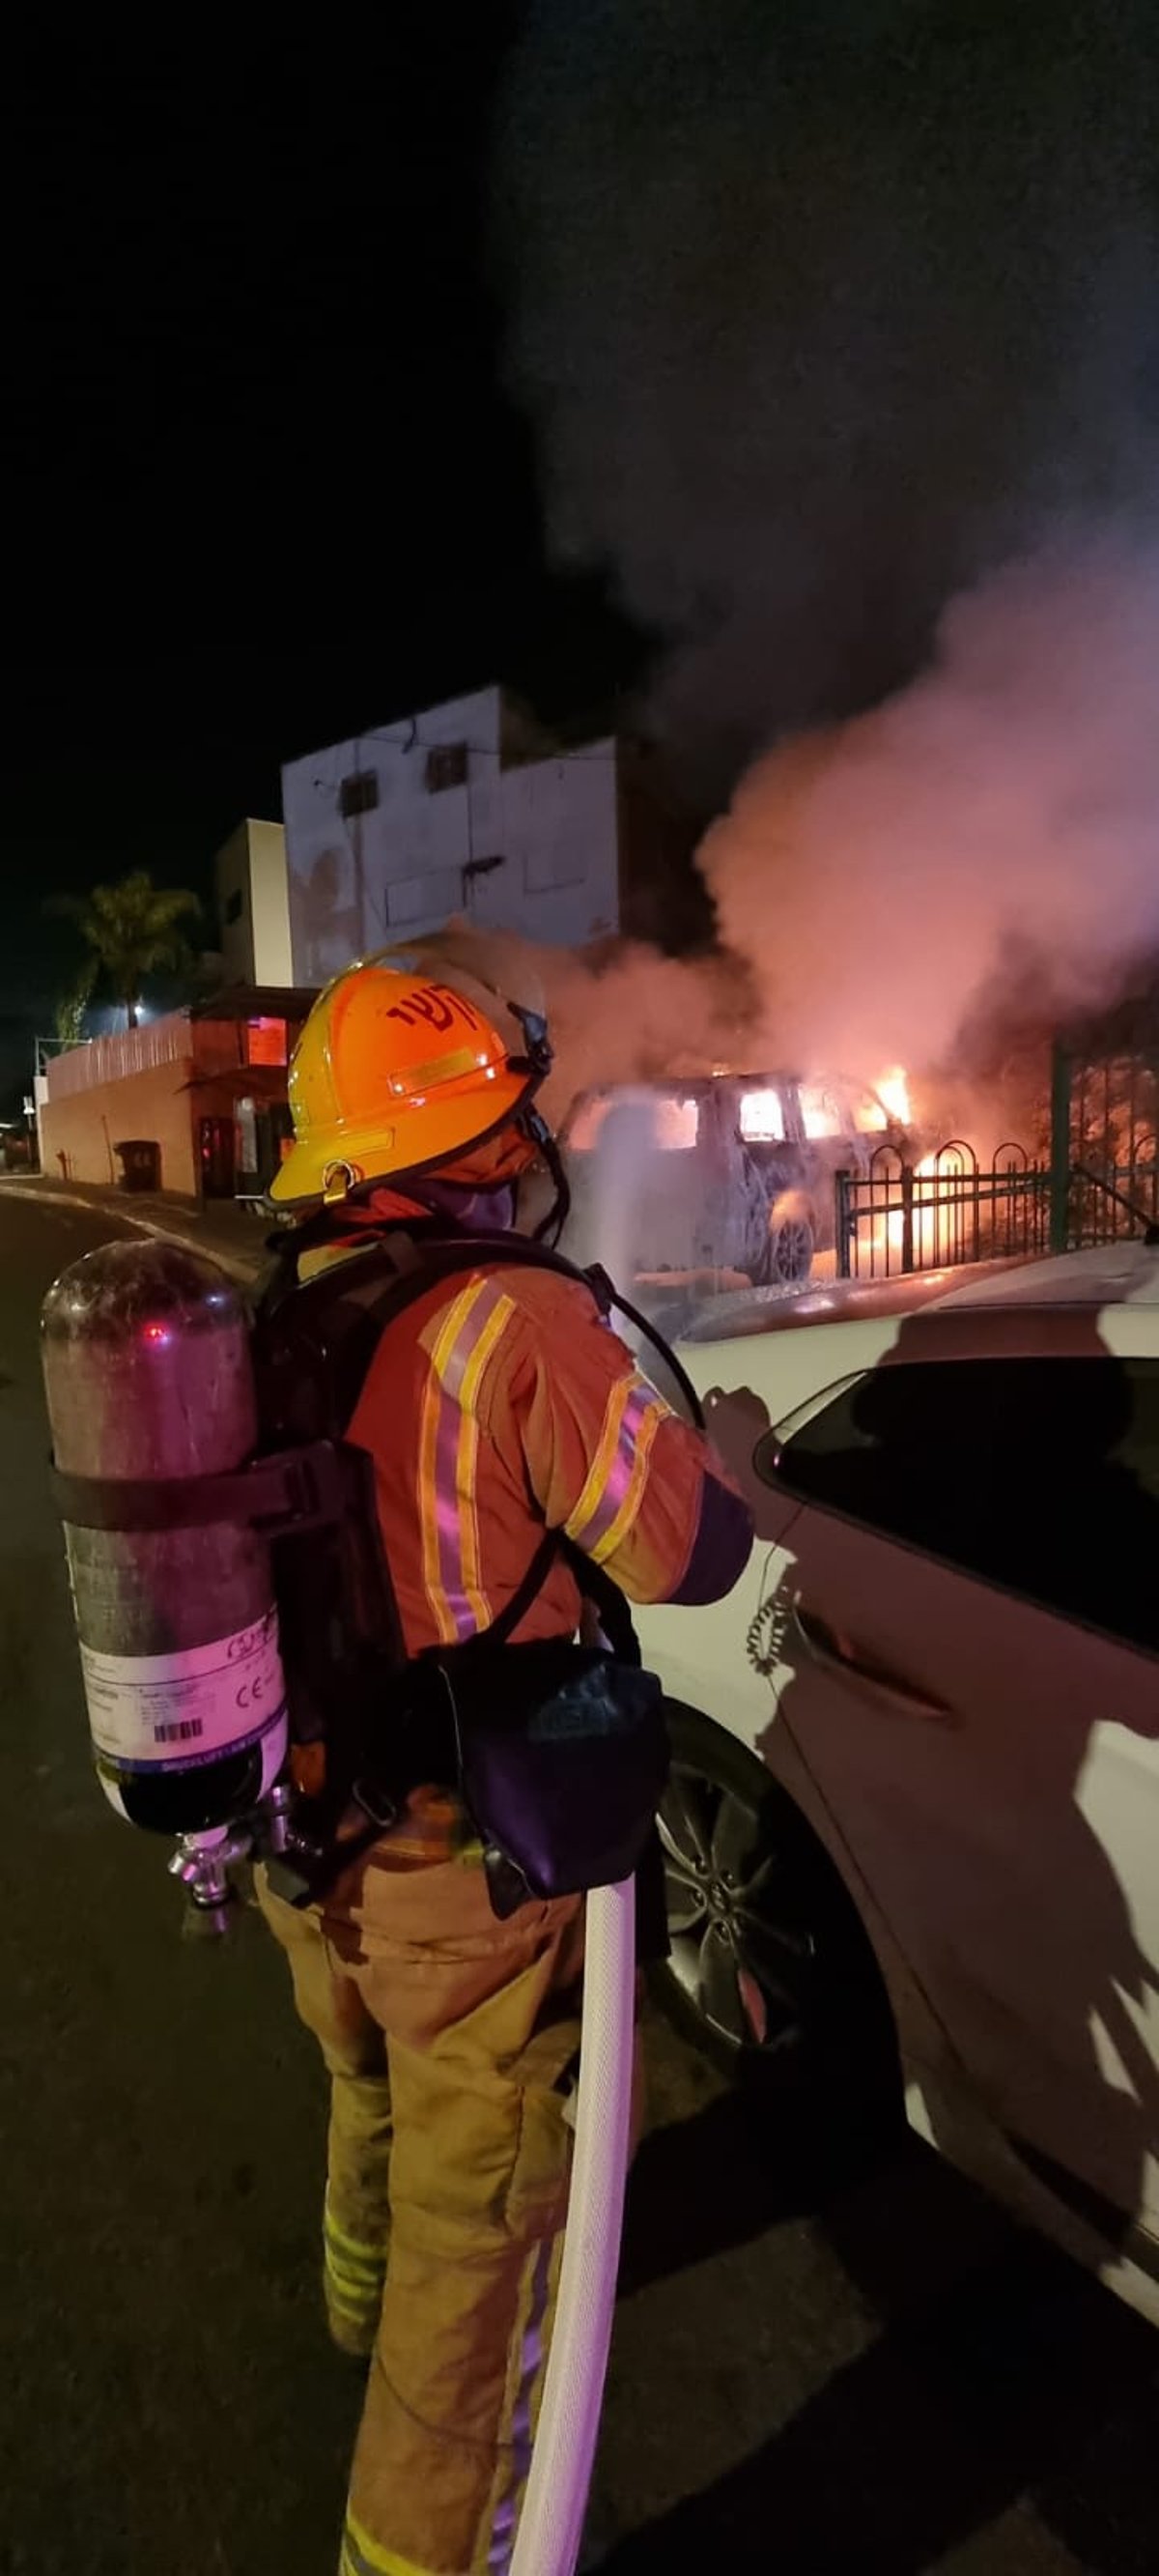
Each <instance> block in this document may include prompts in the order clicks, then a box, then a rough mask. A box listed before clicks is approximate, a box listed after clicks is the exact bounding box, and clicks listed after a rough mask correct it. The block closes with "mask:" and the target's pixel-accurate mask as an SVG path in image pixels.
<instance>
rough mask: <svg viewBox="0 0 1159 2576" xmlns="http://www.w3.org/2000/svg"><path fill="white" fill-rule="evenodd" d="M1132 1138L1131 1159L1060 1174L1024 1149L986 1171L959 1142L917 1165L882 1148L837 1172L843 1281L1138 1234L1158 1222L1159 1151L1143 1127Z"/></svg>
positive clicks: (1007, 1151) (1004, 1149) (1003, 1150)
mask: <svg viewBox="0 0 1159 2576" xmlns="http://www.w3.org/2000/svg"><path fill="white" fill-rule="evenodd" d="M1133 1142H1134V1145H1135V1154H1134V1158H1133V1159H1132V1160H1131V1161H1130V1162H1121V1163H1104V1164H1103V1165H1102V1166H1101V1168H1100V1167H1099V1166H1096V1165H1095V1164H1093V1163H1092V1164H1080V1165H1077V1166H1075V1167H1074V1168H1073V1169H1070V1170H1065V1171H1064V1172H1063V1173H1062V1174H1061V1176H1057V1175H1056V1174H1055V1173H1054V1172H1053V1171H1052V1169H1051V1166H1050V1164H1049V1163H1042V1162H1034V1161H1032V1159H1031V1157H1030V1155H1029V1154H1028V1153H1027V1151H1026V1149H1025V1147H1024V1146H1022V1145H1016V1144H1006V1145H1000V1146H999V1148H998V1151H997V1153H996V1154H995V1156H994V1160H993V1162H992V1163H991V1164H989V1165H988V1166H985V1167H984V1166H983V1165H982V1164H980V1163H979V1161H978V1157H977V1155H976V1154H975V1153H974V1150H973V1148H972V1146H970V1145H967V1144H966V1143H964V1142H963V1141H962V1140H961V1139H960V1138H954V1139H952V1141H951V1142H950V1143H949V1144H946V1145H943V1146H941V1148H940V1149H939V1151H938V1152H937V1153H936V1154H929V1155H927V1156H926V1157H925V1158H924V1160H923V1161H922V1162H921V1163H919V1164H917V1165H916V1166H914V1165H912V1164H909V1163H906V1162H905V1161H904V1160H903V1158H902V1156H901V1154H900V1153H898V1151H897V1150H896V1148H895V1147H894V1146H892V1145H882V1146H879V1147H878V1150H877V1152H876V1153H875V1154H874V1156H873V1159H872V1161H871V1163H870V1166H869V1169H868V1171H867V1172H866V1173H865V1174H860V1173H851V1172H839V1173H838V1175H837V1209H836V1240H837V1269H838V1275H839V1276H840V1277H841V1278H842V1279H890V1278H895V1277H898V1276H900V1275H901V1274H902V1273H903V1272H906V1271H913V1270H941V1269H948V1268H951V1267H954V1266H956V1265H957V1264H958V1263H960V1262H965V1261H998V1260H1010V1259H1018V1258H1022V1259H1026V1258H1028V1257H1029V1256H1030V1255H1031V1254H1032V1253H1037V1252H1047V1251H1049V1250H1050V1248H1051V1246H1052V1244H1053V1245H1054V1246H1055V1247H1056V1248H1057V1247H1058V1246H1059V1245H1060V1244H1067V1245H1071V1246H1077V1245H1080V1244H1097V1243H1110V1242H1114V1241H1116V1240H1117V1239H1118V1238H1119V1237H1121V1236H1128V1235H1135V1236H1139V1235H1141V1234H1143V1233H1144V1232H1145V1231H1146V1230H1147V1228H1148V1227H1149V1226H1155V1225H1159V1146H1157V1143H1156V1139H1155V1137H1154V1136H1148V1135H1146V1134H1143V1133H1142V1132H1140V1131H1136V1135H1135V1137H1134V1139H1133Z"/></svg>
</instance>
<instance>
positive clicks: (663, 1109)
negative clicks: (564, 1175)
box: [567, 1091, 700, 1154]
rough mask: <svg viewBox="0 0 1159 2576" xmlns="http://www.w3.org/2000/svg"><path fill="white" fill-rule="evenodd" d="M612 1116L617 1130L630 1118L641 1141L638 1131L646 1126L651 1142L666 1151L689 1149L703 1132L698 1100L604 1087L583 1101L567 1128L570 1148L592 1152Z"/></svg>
mask: <svg viewBox="0 0 1159 2576" xmlns="http://www.w3.org/2000/svg"><path fill="white" fill-rule="evenodd" d="M609 1116H610V1117H612V1118H613V1121H614V1125H615V1127H616V1129H617V1130H619V1128H620V1126H621V1124H622V1123H623V1122H624V1121H630V1123H631V1127H632V1130H633V1133H634V1134H635V1135H636V1137H637V1141H638V1142H639V1141H643V1140H642V1139H641V1138H640V1136H639V1132H638V1131H639V1130H640V1128H641V1127H644V1128H645V1129H646V1131H647V1142H648V1143H649V1144H651V1145H653V1146H656V1147H658V1148H659V1150H660V1152H661V1153H665V1154H672V1153H687V1152H689V1150H690V1149H691V1148H692V1147H693V1146H694V1145H695V1144H696V1142H697V1140H698V1138H699V1135H700V1108H699V1104H698V1103H697V1102H696V1101H695V1100H688V1099H685V1100H681V1099H680V1098H678V1097H677V1095H676V1094H675V1093H673V1092H663V1091H662V1092H658V1093H655V1094H653V1093H649V1092H635V1091H624V1092H615V1091H612V1092H607V1091H604V1092H598V1093H596V1094H595V1095H594V1096H593V1097H592V1098H591V1099H588V1100H583V1101H581V1102H580V1104H579V1107H578V1108H577V1110H576V1112H575V1115H574V1117H573V1118H572V1120H571V1122H570V1125H569V1127H568V1129H567V1144H568V1148H569V1151H570V1152H572V1153H576V1154H590V1153H592V1152H593V1151H594V1149H595V1147H596V1145H597V1144H598V1142H599V1140H600V1137H601V1134H602V1133H603V1130H604V1126H605V1123H606V1121H607V1119H608V1118H609ZM604 1141H605V1142H607V1138H605V1140H604Z"/></svg>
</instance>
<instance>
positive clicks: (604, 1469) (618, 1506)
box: [564, 1369, 670, 1565]
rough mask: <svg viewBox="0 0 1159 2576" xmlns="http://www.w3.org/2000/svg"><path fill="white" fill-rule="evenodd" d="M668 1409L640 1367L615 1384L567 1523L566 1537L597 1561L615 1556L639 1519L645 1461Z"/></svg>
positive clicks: (665, 1418)
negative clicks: (593, 1452) (591, 1457)
mask: <svg viewBox="0 0 1159 2576" xmlns="http://www.w3.org/2000/svg"><path fill="white" fill-rule="evenodd" d="M669 1411H670V1408H669V1406H668V1405H666V1404H665V1401H664V1398H663V1396H662V1395H658V1394H657V1392H656V1389H655V1387H654V1386H653V1385H652V1384H651V1382H650V1380H649V1379H648V1378H646V1377H645V1376H644V1375H643V1373H642V1371H641V1370H639V1369H635V1370H633V1372H632V1374H631V1376H630V1377H623V1378H620V1379H619V1380H618V1381H617V1383H616V1385H615V1386H614V1387H613V1389H612V1392H611V1395H610V1396H609V1398H608V1404H607V1410H606V1412H605V1415H604V1420H603V1426H602V1428H601V1431H600V1437H599V1441H598V1444H597V1447H596V1453H595V1457H594V1458H593V1460H592V1464H591V1466H590V1468H589V1470H588V1474H587V1477H586V1480H585V1482H584V1487H583V1491H582V1493H581V1494H580V1497H579V1500H578V1502H577V1503H576V1505H575V1508H574V1510H573V1511H571V1512H570V1513H569V1515H568V1518H567V1520H566V1521H565V1523H564V1527H565V1529H566V1531H567V1535H568V1537H569V1538H570V1539H572V1540H574V1542H575V1545H576V1546H577V1547H582V1548H583V1549H584V1550H585V1552H586V1554H587V1555H588V1556H590V1557H591V1558H592V1559H593V1560H594V1562H595V1563H596V1564H597V1565H599V1564H601V1563H602V1562H603V1559H604V1558H605V1557H606V1556H609V1555H611V1553H612V1550H613V1548H615V1547H616V1546H618V1545H619V1543H620V1541H621V1540H622V1539H623V1537H624V1534H625V1531H626V1530H627V1529H629V1528H630V1526H631V1523H632V1521H633V1520H634V1519H635V1516H636V1513H637V1512H638V1510H639V1508H640V1497H641V1493H642V1490H643V1483H644V1476H643V1466H642V1461H645V1460H646V1459H647V1455H648V1451H649V1449H650V1448H651V1445H652V1442H653V1440H654V1439H655V1436H656V1432H657V1429H658V1427H659V1425H660V1423H661V1422H663V1421H665V1420H667V1418H668V1415H669Z"/></svg>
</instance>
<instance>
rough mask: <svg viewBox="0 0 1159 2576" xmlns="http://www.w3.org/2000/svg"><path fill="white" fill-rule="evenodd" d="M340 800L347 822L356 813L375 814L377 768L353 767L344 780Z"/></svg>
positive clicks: (339, 795)
mask: <svg viewBox="0 0 1159 2576" xmlns="http://www.w3.org/2000/svg"><path fill="white" fill-rule="evenodd" d="M338 802H339V804H340V806H341V808H342V814H343V817H344V820H345V821H346V822H347V823H348V822H349V821H350V819H351V816H352V815H354V814H373V812H374V809H375V806H376V805H377V803H378V772H377V770H374V769H352V770H351V772H350V775H349V777H348V778H344V779H343V781H342V785H341V787H340V789H339V792H338Z"/></svg>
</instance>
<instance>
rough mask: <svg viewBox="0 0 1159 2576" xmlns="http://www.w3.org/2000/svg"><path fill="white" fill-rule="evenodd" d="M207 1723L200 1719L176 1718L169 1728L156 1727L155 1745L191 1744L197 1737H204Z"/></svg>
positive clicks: (154, 1730)
mask: <svg viewBox="0 0 1159 2576" xmlns="http://www.w3.org/2000/svg"><path fill="white" fill-rule="evenodd" d="M204 1733H205V1721H204V1719H203V1718H200V1717H179V1718H175V1719H174V1720H173V1721H172V1722H171V1723H170V1724H169V1725H168V1726H155V1727H154V1729H153V1742H154V1744H189V1743H190V1742H191V1741H192V1739H193V1737H194V1736H196V1735H204Z"/></svg>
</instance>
